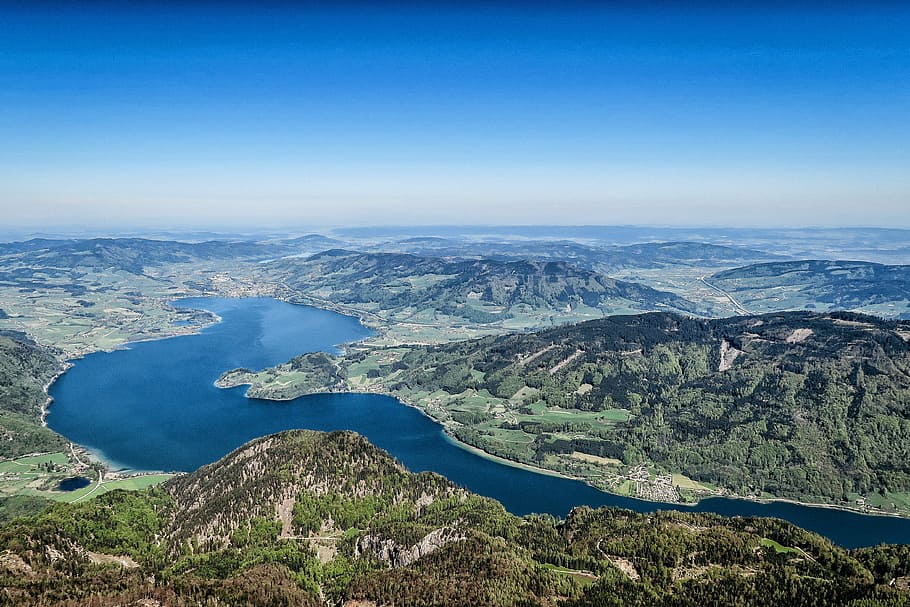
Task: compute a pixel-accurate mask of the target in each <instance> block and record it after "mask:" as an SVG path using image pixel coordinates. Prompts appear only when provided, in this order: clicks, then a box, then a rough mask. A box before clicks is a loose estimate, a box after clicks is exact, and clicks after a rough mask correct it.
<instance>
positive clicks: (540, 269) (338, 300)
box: [258, 249, 702, 341]
mask: <svg viewBox="0 0 910 607" xmlns="http://www.w3.org/2000/svg"><path fill="white" fill-rule="evenodd" d="M258 271H259V273H260V275H261V280H262V281H263V282H272V283H279V284H281V285H282V286H283V287H285V288H286V289H287V296H288V297H289V298H291V299H295V300H299V301H301V302H303V303H316V304H317V305H329V306H334V305H338V304H341V305H345V306H349V307H352V308H355V309H357V310H363V311H366V312H367V313H372V314H376V315H377V316H378V317H379V318H380V319H382V321H389V320H391V321H394V322H395V323H397V324H401V323H411V324H412V325H415V326H423V327H425V328H426V330H427V331H435V334H436V337H442V335H441V333H444V332H445V330H446V329H447V328H451V327H452V326H485V327H486V329H487V330H488V331H489V330H496V331H499V332H501V331H503V330H505V329H509V328H512V329H515V328H527V327H540V326H550V325H553V324H560V323H564V322H570V321H573V320H574V321H577V320H582V319H586V318H599V317H601V316H603V315H605V314H611V313H616V312H628V311H645V310H659V309H667V310H678V311H684V312H689V313H700V312H702V310H701V308H700V307H699V306H698V305H697V304H695V303H693V302H691V301H689V300H686V299H684V298H682V297H680V296H678V295H675V294H672V293H667V292H664V291H659V290H656V289H653V288H651V287H646V286H644V285H640V284H636V283H633V282H626V281H621V280H614V279H611V278H609V277H607V276H604V275H602V274H598V273H596V272H593V271H590V270H584V269H579V268H577V267H575V266H573V265H570V264H567V263H565V262H562V261H523V260H521V261H502V260H494V259H447V258H438V257H420V256H416V255H409V254H399V253H359V252H352V251H346V250H340V249H339V250H332V251H326V252H323V253H319V254H317V255H314V256H312V257H309V258H305V259H304V258H289V259H281V260H277V261H273V262H271V263H268V264H263V265H262V267H261V268H258ZM449 339H451V337H450V338H449ZM418 341H419V339H418Z"/></svg>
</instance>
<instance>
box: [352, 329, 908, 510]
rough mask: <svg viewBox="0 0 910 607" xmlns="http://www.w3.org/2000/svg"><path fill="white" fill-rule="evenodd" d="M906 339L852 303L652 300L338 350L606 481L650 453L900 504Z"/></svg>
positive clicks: (481, 428)
mask: <svg viewBox="0 0 910 607" xmlns="http://www.w3.org/2000/svg"><path fill="white" fill-rule="evenodd" d="M908 339H910V323H908V322H897V321H884V320H880V319H876V318H873V317H869V316H864V315H859V314H852V313H831V314H818V313H809V312H790V313H779V314H768V315H762V316H749V317H736V318H729V319H714V320H701V319H693V318H688V317H682V316H677V315H674V314H667V313H650V314H642V315H635V316H613V317H609V318H604V319H600V320H594V321H589V322H585V323H581V324H577V325H569V326H562V327H557V328H553V329H548V330H544V331H539V332H536V333H525V334H512V335H505V336H499V337H488V338H482V339H477V340H471V341H465V342H457V343H450V344H444V345H439V346H427V347H414V348H410V349H407V350H405V349H397V350H389V351H379V352H369V351H367V352H362V353H358V354H351V355H349V356H348V358H346V359H345V360H344V361H343V365H344V366H345V367H346V369H347V371H346V372H347V374H348V376H349V383H350V385H351V387H352V388H353V389H357V388H358V386H363V385H372V387H371V388H370V389H374V390H375V389H377V386H378V389H382V390H385V391H388V392H391V393H392V394H395V395H398V396H401V397H402V398H405V399H406V400H408V401H409V402H414V403H416V404H418V405H419V406H421V407H423V408H424V409H425V410H426V411H427V412H428V413H429V414H430V415H433V416H434V417H435V418H437V419H438V420H440V421H441V422H443V423H445V424H446V425H447V427H448V428H449V430H450V432H452V433H453V434H455V436H457V437H458V438H459V439H461V440H463V441H464V442H468V443H470V444H473V445H476V446H478V447H480V448H482V449H484V450H486V451H488V452H490V453H494V454H497V455H501V456H503V457H507V458H509V459H513V460H517V461H523V462H527V463H537V464H539V465H542V466H544V467H548V468H551V469H554V470H560V471H564V472H569V473H572V474H577V475H580V476H584V477H585V478H588V480H590V481H592V482H595V484H598V486H603V487H605V488H608V489H611V490H621V489H622V487H623V486H624V485H622V479H623V476H622V474H623V472H622V471H623V470H625V469H628V467H630V466H635V465H637V464H640V463H645V464H647V465H649V466H650V465H657V466H658V468H660V469H662V470H665V471H669V472H674V473H681V474H684V475H686V476H687V477H689V478H690V479H694V480H696V481H699V482H701V483H704V484H707V485H716V486H718V487H720V488H722V489H725V490H728V491H732V492H734V493H736V494H739V495H754V496H766V497H767V496H777V497H790V498H796V499H800V500H803V501H818V500H822V501H827V502H832V503H845V504H846V503H848V502H849V504H851V505H852V504H853V502H854V501H856V500H857V499H859V496H860V495H863V496H865V497H867V498H869V499H872V497H870V495H869V494H872V493H873V492H875V495H874V496H873V497H874V498H875V500H877V502H876V503H877V504H879V506H880V507H881V508H882V509H884V510H891V511H893V510H902V511H905V512H906V511H907V507H906V504H907V502H906V497H907V496H906V494H907V493H908V492H910V343H908ZM365 368H369V369H370V370H369V372H368V373H366V374H365V376H364V371H363V369H365ZM587 455H590V456H595V460H597V461H600V462H601V463H602V464H603V465H592V464H591V461H593V460H591V458H589V457H587ZM597 458H601V459H597ZM604 466H606V467H604ZM611 466H616V468H612V467H611ZM614 473H615V474H614ZM617 474H618V476H617ZM614 481H615V482H614ZM614 484H615V485H616V486H615V487H614V486H613V485H614ZM671 498H672V496H671ZM660 499H668V498H667V496H661V498H660Z"/></svg>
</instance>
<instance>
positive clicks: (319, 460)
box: [0, 431, 910, 607]
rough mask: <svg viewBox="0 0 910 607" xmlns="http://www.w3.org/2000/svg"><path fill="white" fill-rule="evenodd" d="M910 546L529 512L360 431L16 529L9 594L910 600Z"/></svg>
mask: <svg viewBox="0 0 910 607" xmlns="http://www.w3.org/2000/svg"><path fill="white" fill-rule="evenodd" d="M908 556H910V554H908V552H907V549H906V547H887V546H884V547H878V548H871V549H864V550H855V551H847V550H843V549H840V548H838V547H836V546H834V545H832V544H831V543H830V542H828V541H827V540H825V539H823V538H821V537H819V536H817V535H814V534H811V533H808V532H805V531H802V530H800V529H798V528H796V527H794V526H792V525H790V524H787V523H784V522H782V521H778V520H773V519H724V518H722V517H719V516H715V515H704V514H681V513H657V514H651V515H639V514H636V513H633V512H629V511H624V510H611V509H599V510H592V509H589V508H578V509H575V510H573V511H572V512H571V513H569V515H568V517H567V519H566V520H557V519H554V518H552V517H539V516H532V517H526V518H518V517H515V516H513V515H510V514H509V513H507V512H506V511H505V510H504V509H503V508H502V506H501V505H500V504H499V503H497V502H495V501H493V500H490V499H487V498H481V497H478V496H475V495H472V494H470V493H469V492H467V491H465V490H464V489H460V488H458V487H456V486H454V485H452V484H451V483H449V482H448V481H446V480H445V479H443V478H442V477H440V476H438V475H435V474H431V473H421V474H413V473H410V472H408V471H407V470H405V469H404V468H402V467H401V465H400V464H398V463H397V462H395V461H394V460H393V459H392V458H391V457H390V456H389V455H388V454H386V453H385V452H383V451H381V450H379V449H377V448H376V447H373V446H372V445H370V444H369V443H368V442H367V441H366V440H365V439H363V438H362V437H360V436H357V435H355V434H352V433H349V432H336V433H331V434H322V433H316V432H307V431H290V432H284V433H281V434H277V435H272V436H268V437H264V438H261V439H257V440H254V441H252V442H251V443H249V444H247V445H245V446H243V447H241V448H240V449H238V450H237V451H235V452H233V453H231V454H230V455H228V456H226V457H225V458H224V459H222V460H221V461H220V462H217V463H215V464H212V465H209V466H205V467H203V468H201V469H200V470H199V471H197V472H195V473H193V474H190V475H187V476H183V477H179V478H175V479H173V480H171V481H169V482H167V483H166V484H165V485H164V486H163V487H161V488H157V489H152V490H146V491H141V492H134V493H127V492H123V491H116V492H112V493H109V494H106V495H104V496H101V497H99V498H96V499H94V500H92V501H89V502H86V503H82V504H78V505H57V506H54V507H52V508H51V509H49V510H48V511H46V512H45V513H43V514H40V515H38V516H33V517H29V518H20V519H17V520H15V521H13V522H12V523H10V524H8V525H6V526H5V527H0V586H2V587H3V588H4V591H3V593H2V594H0V604H10V605H17V606H31V605H52V606H58V605H86V604H88V605H100V606H113V605H142V606H153V605H154V606H163V605H185V606H197V605H198V606H202V605H206V606H208V605H252V606H260V605H262V606H264V605H340V604H345V605H349V606H352V605H448V606H453V605H454V606H461V605H464V606H474V605H504V606H505V605H509V606H512V605H541V606H556V605H566V606H570V605H579V606H580V605H667V606H670V605H673V606H693V607H694V606H700V605H709V604H717V605H720V604H734V603H735V604H739V605H769V606H772V605H773V606H777V605H780V604H781V603H783V602H786V604H788V605H792V606H794V607H795V606H800V605H854V606H856V607H860V606H868V607H874V606H879V605H881V606H884V605H907V604H910V593H908V591H907V584H908V581H910V558H908Z"/></svg>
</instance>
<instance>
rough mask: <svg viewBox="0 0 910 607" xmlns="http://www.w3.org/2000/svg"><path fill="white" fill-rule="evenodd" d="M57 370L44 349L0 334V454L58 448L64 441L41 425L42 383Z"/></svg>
mask: <svg viewBox="0 0 910 607" xmlns="http://www.w3.org/2000/svg"><path fill="white" fill-rule="evenodd" d="M59 371H60V363H59V362H58V361H57V359H56V358H55V357H54V356H53V355H52V354H51V353H50V352H48V351H47V350H46V349H44V348H40V347H38V346H36V345H34V344H33V343H31V342H29V341H27V340H25V339H24V338H23V337H22V336H16V337H10V336H4V335H0V458H10V457H16V456H19V455H24V454H26V453H35V452H44V451H58V450H60V449H61V448H62V447H63V446H64V445H65V444H66V442H65V441H64V440H63V438H61V437H60V436H59V435H57V434H56V433H54V432H51V431H50V430H48V429H47V428H44V427H43V426H42V425H41V407H42V406H43V405H44V402H45V401H46V400H47V395H46V394H45V393H44V386H45V385H47V384H48V383H49V382H50V381H51V379H52V378H53V377H54V376H55V375H56V374H57V373H58V372H59Z"/></svg>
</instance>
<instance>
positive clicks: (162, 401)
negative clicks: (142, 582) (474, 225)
mask: <svg viewBox="0 0 910 607" xmlns="http://www.w3.org/2000/svg"><path fill="white" fill-rule="evenodd" d="M174 305H175V306H178V307H184V308H194V309H204V310H208V311H210V312H213V313H215V314H217V315H218V316H219V317H221V319H222V322H220V323H217V324H214V325H211V326H209V327H207V328H205V329H203V330H202V331H201V332H200V333H198V334H195V335H185V336H180V337H173V338H169V339H162V340H157V341H147V342H139V343H134V344H130V345H129V346H128V347H127V348H124V349H121V350H117V351H114V352H98V353H94V354H90V355H88V356H86V357H84V358H82V359H79V360H77V361H74V362H75V364H74V366H73V367H72V368H71V369H70V370H69V371H67V372H66V373H65V374H64V375H63V376H61V377H60V378H59V379H58V380H57V381H56V382H55V383H54V385H53V386H52V387H51V390H50V395H51V396H52V397H53V398H54V402H53V404H52V406H51V407H50V409H49V413H48V417H47V421H48V425H49V426H50V427H51V429H53V430H55V431H56V432H59V433H60V434H62V435H63V436H65V437H66V438H68V439H69V440H71V441H73V442H75V443H77V444H80V445H83V446H85V447H87V448H89V449H90V450H92V451H93V452H94V453H96V454H97V455H98V456H99V457H100V458H102V459H103V460H105V461H106V462H107V463H108V464H110V465H111V466H114V467H123V468H130V469H135V470H164V471H191V470H195V469H196V468H198V467H199V466H202V465H204V464H207V463H211V462H213V461H215V460H217V459H218V458H220V457H222V456H223V455H225V454H227V453H229V452H230V451H231V450H233V449H235V448H237V447H239V446H240V445H242V444H243V443H245V442H247V441H249V440H251V439H253V438H256V437H259V436H263V435H265V434H271V433H273V432H280V431H282V430H288V429H292V428H307V429H311V430H325V431H330V430H353V431H355V432H358V433H360V434H362V435H363V436H365V437H366V438H368V439H369V440H370V441H371V442H372V443H373V444H375V445H377V446H379V447H381V448H383V449H385V450H386V451H388V452H389V453H391V454H392V455H393V456H394V457H396V458H397V459H398V460H399V461H400V462H401V463H402V464H404V465H405V466H407V467H408V468H409V469H411V470H414V471H421V470H432V471H434V472H438V473H439V474H442V475H443V476H445V477H447V478H449V479H450V480H452V481H454V482H456V483H458V484H460V485H463V486H465V487H467V488H468V489H470V490H471V491H474V492H475V493H479V494H481V495H486V496H489V497H492V498H495V499H497V500H499V501H500V502H502V503H503V505H504V506H505V507H506V508H507V509H508V510H509V511H511V512H513V513H515V514H519V515H522V514H528V513H531V512H547V513H550V514H554V515H557V516H563V517H564V516H565V515H566V514H567V513H568V511H569V510H570V509H571V508H572V507H574V506H578V505H588V506H593V507H597V506H614V507H620V508H629V509H632V510H636V511H639V512H652V511H655V510H661V509H669V508H673V509H676V510H682V511H697V512H716V513H719V514H723V515H726V516H774V517H779V518H783V519H785V520H788V521H790V522H792V523H794V524H796V525H799V526H800V527H804V528H806V529H809V530H811V531H815V532H817V533H820V534H822V535H825V536H827V537H829V538H831V539H832V540H833V541H834V542H836V543H838V544H841V545H842V546H846V547H856V546H869V545H874V544H878V543H881V542H887V543H910V519H901V518H895V517H887V516H867V515H860V514H856V513H852V512H846V511H842V510H836V509H832V508H816V507H809V506H802V505H797V504H790V503H784V502H772V503H757V502H751V501H746V500H739V499H727V498H712V499H707V500H703V501H702V502H701V503H699V504H698V506H695V507H685V506H673V505H669V504H661V503H655V502H647V501H643V500H636V499H632V498H626V497H621V496H616V495H611V494H607V493H603V492H601V491H599V490H597V489H594V488H592V487H590V486H588V485H586V484H584V483H581V482H578V481H573V480H569V479H564V478H558V477H555V476H549V475H543V474H538V473H536V472H533V471H530V470H525V469H522V468H518V467H515V466H509V465H505V464H502V463H499V462H497V461H495V460H492V459H488V458H484V457H481V456H479V455H476V454H474V453H471V452H470V451H467V450H465V449H462V448H461V447H459V446H458V445H456V444H455V443H454V442H453V441H452V440H451V439H450V438H449V437H448V436H447V435H446V434H445V433H444V432H443V431H442V429H441V427H440V426H439V425H438V424H437V423H435V422H434V421H432V420H430V419H429V418H427V417H425V416H424V415H423V414H421V413H420V412H419V411H417V410H416V409H414V408H412V407H408V406H406V405H403V404H402V403H401V402H399V401H398V400H396V399H394V398H391V397H388V396H381V395H376V394H316V395H312V396H305V397H302V398H298V399H296V400H294V401H290V402H272V401H265V400H255V399H247V398H246V397H245V396H244V391H245V390H246V387H245V386H241V387H238V388H232V389H227V390H223V389H220V388H217V387H216V386H215V385H214V381H215V380H216V379H218V377H219V376H220V375H221V374H222V373H223V372H224V371H227V370H229V369H233V368H236V367H246V368H249V369H254V370H259V369H263V368H265V367H270V366H273V365H277V364H279V363H282V362H285V361H287V360H289V359H291V358H293V357H294V356H297V355H298V354H301V353H304V352H314V351H327V352H337V351H338V350H337V345H338V344H343V343H346V342H351V341H355V340H359V339H363V338H364V337H367V336H368V335H370V331H369V329H367V328H365V327H364V326H363V325H361V324H360V322H359V321H358V320H357V319H356V318H352V317H349V316H343V315H341V314H336V313H334V312H329V311H326V310H320V309H317V308H312V307H308V306H298V305H293V304H288V303H285V302H280V301H277V300H274V299H268V298H249V299H223V298H189V299H183V300H179V301H177V302H174Z"/></svg>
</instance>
